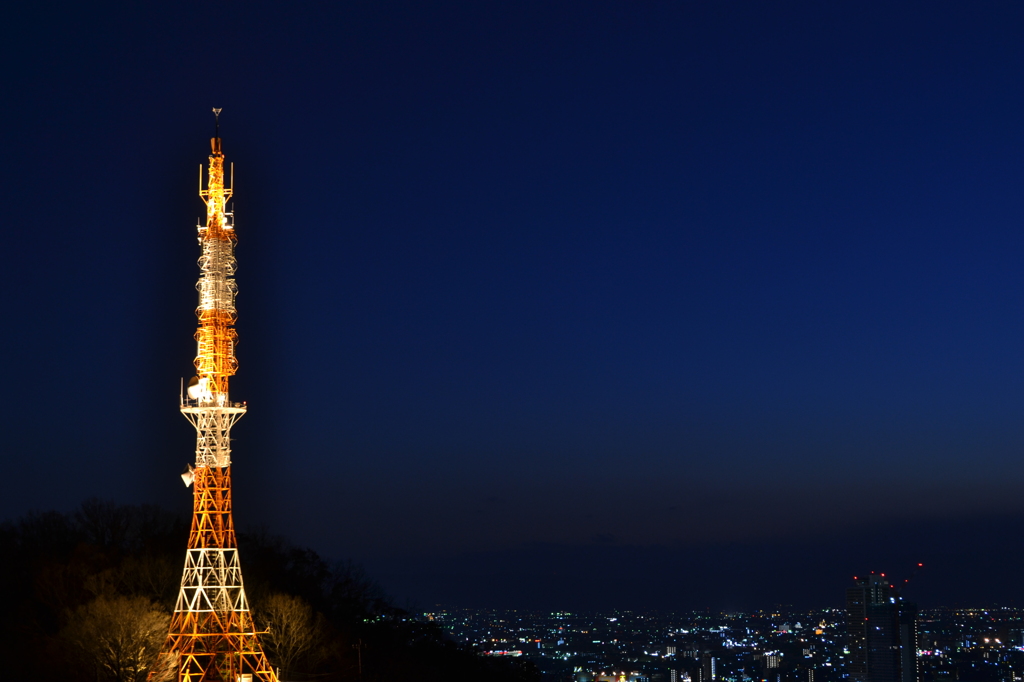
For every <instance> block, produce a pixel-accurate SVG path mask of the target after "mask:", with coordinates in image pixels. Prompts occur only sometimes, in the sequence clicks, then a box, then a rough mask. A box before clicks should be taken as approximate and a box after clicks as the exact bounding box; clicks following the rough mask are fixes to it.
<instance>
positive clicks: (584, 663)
mask: <svg viewBox="0 0 1024 682" xmlns="http://www.w3.org/2000/svg"><path fill="white" fill-rule="evenodd" d="M422 617H423V618H424V619H425V620H428V621H432V622H434V623H436V624H437V625H439V626H440V627H441V628H442V629H443V630H444V631H445V632H446V633H447V634H448V636H450V637H451V638H452V639H454V640H455V641H457V642H459V643H463V644H468V645H470V646H473V647H475V648H476V649H477V650H478V651H479V653H480V654H481V655H483V656H512V657H522V658H524V659H527V660H529V661H531V662H532V663H534V664H535V665H536V666H537V667H538V668H539V669H540V671H541V673H542V674H543V676H544V679H545V680H558V681H569V680H572V682H716V681H721V682H839V681H841V680H845V681H848V682H951V681H954V680H955V681H964V682H973V681H977V682H1020V681H1021V680H1022V679H1024V609H1018V608H1006V607H999V608H955V609H951V608H935V609H922V610H918V609H917V608H916V607H915V606H914V605H913V604H912V603H910V602H907V601H905V600H904V599H903V598H902V595H901V594H900V590H899V589H898V588H897V587H896V586H894V585H891V584H889V582H888V581H887V580H886V579H885V578H884V576H881V575H873V574H872V575H869V576H867V577H864V578H859V579H856V580H855V581H854V583H853V585H852V586H850V587H849V589H848V590H847V592H846V608H845V609H838V608H836V609H823V610H817V611H795V610H792V609H787V608H785V607H778V608H776V609H774V610H771V611H755V612H751V613H739V612H730V613H710V612H687V613H655V612H639V611H610V612H603V613H585V612H575V611H574V612H567V611H555V612H535V611H523V610H506V611H502V610H484V609H464V608H441V607H440V606H439V607H438V608H437V609H436V610H434V611H431V612H428V613H424V614H422Z"/></svg>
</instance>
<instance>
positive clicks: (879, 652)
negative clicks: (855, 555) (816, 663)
mask: <svg viewBox="0 0 1024 682" xmlns="http://www.w3.org/2000/svg"><path fill="white" fill-rule="evenodd" d="M846 629H847V636H848V638H849V639H848V648H849V650H850V663H849V664H848V666H847V671H848V672H849V674H850V679H851V680H853V682H917V678H918V674H917V609H916V607H914V606H913V605H911V604H908V603H906V602H904V601H903V598H902V597H901V596H900V594H899V592H898V591H897V590H895V589H894V588H893V586H892V585H891V584H890V583H889V581H888V580H887V579H886V578H885V576H884V575H878V574H874V573H872V574H871V575H869V576H867V577H866V578H855V579H854V586H853V587H851V588H849V589H848V590H847V591H846Z"/></svg>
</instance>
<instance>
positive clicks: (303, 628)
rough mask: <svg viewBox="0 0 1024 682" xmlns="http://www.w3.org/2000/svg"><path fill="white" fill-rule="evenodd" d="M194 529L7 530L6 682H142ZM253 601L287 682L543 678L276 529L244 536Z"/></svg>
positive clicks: (136, 514)
mask: <svg viewBox="0 0 1024 682" xmlns="http://www.w3.org/2000/svg"><path fill="white" fill-rule="evenodd" d="M188 529H189V523H188V519H187V518H184V517H181V516H177V515H174V514H170V513H168V512H166V511H164V510H162V509H159V508H157V507H153V506H119V505H115V504H113V503H109V502H102V501H97V500H91V501H88V502H85V503H84V504H82V505H81V507H80V508H79V509H78V510H77V511H75V512H73V513H71V514H63V513H59V512H42V513H33V514H30V515H28V516H25V517H23V518H21V519H19V520H18V521H15V522H6V523H4V524H2V525H0V557H2V558H3V561H0V580H2V584H3V585H4V592H3V594H4V603H5V611H6V613H5V617H4V618H3V619H0V660H3V661H4V673H3V679H10V680H21V679H24V680H33V682H50V681H51V680H52V681H53V682H56V681H58V680H60V681H62V682H77V681H79V680H81V681H82V682H100V681H105V680H111V681H116V682H142V681H143V680H145V679H146V677H147V675H148V673H149V671H150V666H151V665H152V659H153V658H154V657H155V655H156V653H157V651H158V649H159V647H160V645H161V644H162V642H163V639H164V637H165V636H166V630H167V623H168V620H169V618H170V613H171V610H172V608H173V605H174V598H175V596H176V595H177V590H178V586H179V585H178V583H179V580H180V573H181V548H182V547H183V546H184V545H185V541H186V539H187V537H188ZM238 544H239V552H240V555H241V560H242V565H243V566H244V569H245V582H246V591H247V593H248V595H249V600H250V607H251V608H252V610H253V613H254V616H255V618H256V623H257V625H258V627H260V628H261V629H263V630H267V632H266V634H264V635H263V643H264V646H265V647H266V648H267V653H268V656H270V660H271V663H272V664H273V665H274V666H275V667H279V668H280V672H281V678H282V679H283V680H288V681H289V682H291V681H293V680H294V681H295V682H306V681H311V680H323V681H325V682H331V681H334V680H359V679H362V680H365V681H367V682H375V681H377V682H390V681H392V680H394V681H398V680H413V679H415V680H424V681H431V680H456V681H459V680H466V681H467V682H468V681H471V680H472V681H477V680H493V681H495V682H505V681H508V682H517V681H520V680H523V681H526V680H536V679H539V675H538V673H537V671H536V669H535V668H534V667H533V665H532V664H530V663H528V662H526V661H523V660H509V659H496V658H493V657H484V656H480V655H478V654H477V652H476V651H475V650H474V649H473V648H472V647H470V646H466V645H462V644H457V643H455V642H453V641H450V640H448V639H445V637H444V636H443V633H442V631H441V629H440V628H439V627H438V626H437V625H436V624H432V623H424V622H422V621H420V620H418V619H413V618H412V617H411V616H410V614H408V613H406V612H405V611H404V610H402V609H399V608H397V607H395V606H394V605H393V604H391V603H390V601H389V600H388V599H387V598H386V597H385V596H384V594H383V593H382V592H381V590H380V589H379V588H378V587H377V586H376V585H375V583H374V582H373V581H371V580H370V579H369V578H367V577H366V576H365V575H364V574H363V573H362V572H361V571H360V569H359V568H358V567H356V566H354V565H352V564H349V563H340V564H334V565H331V564H329V563H328V562H327V561H325V560H324V559H323V558H322V557H320V556H319V555H317V554H316V553H315V552H313V551H311V550H308V549H302V548H299V547H295V546H292V545H290V544H288V543H287V542H286V541H284V540H282V539H280V538H274V537H270V536H268V535H267V534H265V533H256V534H244V533H240V534H239V541H238Z"/></svg>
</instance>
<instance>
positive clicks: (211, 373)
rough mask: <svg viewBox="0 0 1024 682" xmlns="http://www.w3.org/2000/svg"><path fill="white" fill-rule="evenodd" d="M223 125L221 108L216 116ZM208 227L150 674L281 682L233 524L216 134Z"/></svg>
mask: <svg viewBox="0 0 1024 682" xmlns="http://www.w3.org/2000/svg"><path fill="white" fill-rule="evenodd" d="M214 114H216V115H217V116H218V118H219V115H220V110H219V109H214ZM211 147H212V151H211V154H210V166H209V170H208V172H207V185H206V189H203V188H202V170H201V169H200V188H199V195H200V196H201V197H202V198H203V201H205V202H206V224H205V225H198V226H197V229H198V230H199V245H200V246H201V247H202V255H201V256H200V258H199V271H200V274H199V283H198V284H197V285H196V288H197V289H198V291H199V307H198V308H197V309H196V316H197V317H198V318H199V328H198V330H197V331H196V334H195V338H196V343H197V347H198V349H197V352H196V359H195V366H196V377H195V378H193V379H192V380H191V382H190V384H189V387H188V393H187V396H185V395H183V396H182V400H181V412H182V414H184V415H185V417H186V418H188V420H189V421H190V422H192V425H193V426H195V428H196V462H195V467H191V466H190V467H189V470H188V471H187V472H186V473H185V474H183V475H182V477H183V478H184V479H185V483H186V485H188V484H189V483H192V484H194V486H195V487H194V489H193V497H192V499H193V512H192V530H191V532H190V533H189V538H188V552H187V554H186V555H185V570H184V573H183V575H182V578H181V591H180V592H179V594H178V601H177V604H176V605H175V607H174V615H173V616H172V618H171V627H170V634H169V635H168V637H167V643H166V644H165V645H164V648H163V651H162V653H161V659H160V661H159V663H158V666H157V669H156V670H155V673H154V675H153V679H154V680H174V681H175V682H276V680H277V677H276V676H275V675H274V673H273V671H272V670H271V668H270V665H269V663H268V662H267V658H266V656H265V655H264V654H263V649H262V647H261V646H260V642H259V638H258V636H257V633H256V629H255V627H254V625H253V620H252V615H251V614H250V612H249V605H248V603H247V602H246V599H245V589H244V588H243V586H242V571H241V568H240V566H239V563H238V549H237V545H236V542H235V528H234V523H233V521H232V519H231V427H232V426H233V425H234V423H235V422H236V421H238V419H239V418H240V417H241V416H242V415H243V414H245V410H246V407H245V404H244V403H235V402H231V399H230V398H229V397H228V377H230V376H231V375H233V374H234V373H235V370H236V368H237V366H238V362H237V361H236V359H235V339H236V337H237V334H236V332H235V330H234V328H233V326H234V324H235V318H236V313H235V291H236V288H237V287H236V285H235V280H234V279H233V276H234V274H235V255H234V250H235V241H236V237H235V229H234V224H233V216H232V214H231V213H230V212H228V211H227V201H228V199H229V198H230V197H231V189H230V188H227V187H225V186H224V154H223V153H222V151H221V141H220V130H219V125H218V131H217V134H216V136H215V137H214V138H213V139H212V140H211Z"/></svg>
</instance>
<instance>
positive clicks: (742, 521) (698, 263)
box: [0, 0, 1024, 609]
mask: <svg viewBox="0 0 1024 682" xmlns="http://www.w3.org/2000/svg"><path fill="white" fill-rule="evenodd" d="M0 56H2V64H3V66H2V67H0V69H2V74H3V80H2V82H0V84H2V91H3V93H4V94H3V106H2V108H0V117H2V119H0V122H2V125H3V130H4V134H3V136H2V137H0V145H2V147H0V154H2V158H3V160H4V163H3V164H2V165H0V173H2V174H3V176H2V178H0V226H2V228H3V232H4V243H5V248H4V254H5V264H4V265H5V267H4V270H5V272H4V281H5V282H6V290H7V292H8V293H7V296H6V297H5V299H6V305H5V315H4V317H5V320H6V324H5V327H6V328H7V330H8V331H7V333H6V334H5V335H4V336H3V350H4V356H5V357H7V358H8V362H7V365H6V372H5V374H6V384H7V385H6V390H4V391H3V393H2V396H0V400H2V404H3V409H2V411H0V415H2V416H0V419H2V420H3V425H4V426H3V428H4V433H5V437H4V439H3V462H4V469H5V480H6V485H5V490H4V493H3V495H2V496H0V518H2V519H14V518H17V517H19V516H21V515H23V514H25V513H27V512H28V511H30V510H44V509H61V510H70V509H73V508H74V507H75V506H77V505H78V504H79V503H80V502H81V501H82V500H84V499H87V498H90V497H99V498H103V499H111V500H115V501H117V502H123V503H142V502H149V503H155V504H159V505H161V506H164V507H167V508H169V509H173V510H178V511H181V512H186V513H187V511H188V510H189V509H190V504H191V498H190V493H189V491H188V490H186V489H185V488H184V487H183V486H182V485H181V480H180V479H179V478H178V473H179V472H180V470H181V468H182V467H183V466H184V464H185V462H188V461H191V460H192V459H193V457H194V432H193V430H192V428H191V427H190V426H189V424H188V423H187V422H186V421H185V420H184V419H183V418H182V417H181V416H180V415H179V414H178V412H177V404H176V400H177V397H178V390H179V380H180V378H181V377H186V379H187V377H189V376H191V374H192V365H191V361H192V357H193V356H194V354H195V345H194V342H193V340H192V333H193V331H194V328H195V317H194V314H193V310H194V307H195V304H196V294H195V290H194V283H195V280H196V277H197V273H198V270H197V268H196V265H195V261H196V258H197V257H198V247H197V245H196V243H195V231H194V227H193V226H194V225H195V222H196V218H197V217H198V216H199V215H200V214H201V213H202V212H203V210H204V209H203V206H202V204H201V202H200V200H199V198H198V197H197V195H196V189H197V186H196V181H197V180H196V179H197V167H198V165H199V164H200V163H205V161H206V156H207V154H208V150H209V147H208V140H209V137H210V136H211V134H212V132H213V116H212V114H211V113H210V108H211V107H213V106H217V107H223V109H224V113H223V115H222V119H221V122H222V128H221V130H222V136H223V139H224V150H225V153H226V156H227V158H228V160H229V161H233V162H234V163H235V168H236V171H235V173H236V195H235V199H236V217H237V225H238V233H239V247H238V251H237V254H238V258H239V266H240V267H239V272H238V276H237V279H238V283H239V290H240V294H239V297H238V307H239V312H240V322H239V324H238V329H239V333H240V344H239V347H238V355H239V359H240V363H241V365H240V370H239V374H238V376H237V378H236V379H235V380H234V382H233V384H232V396H233V397H234V398H236V399H238V400H246V401H248V403H249V406H250V413H249V415H248V416H246V417H245V419H243V420H242V421H241V422H240V423H239V425H238V426H237V427H236V428H235V430H234V435H235V437H236V441H235V451H234V470H233V471H234V478H235V493H236V494H235V498H236V518H237V520H238V521H239V523H240V524H241V525H242V526H243V527H246V526H247V527H250V528H252V527H259V526H264V527H266V528H267V529H268V530H270V531H271V532H273V533H280V534H282V535H285V536H287V537H288V538H290V539H291V540H293V541H295V542H297V543H300V544H304V545H308V546H310V547H313V548H314V549H316V550H317V551H319V552H321V553H323V554H325V555H326V556H329V557H332V558H335V559H352V560H354V561H356V562H359V563H361V564H363V565H365V566H366V568H367V570H368V571H369V572H370V573H371V575H373V576H374V577H376V578H377V579H378V580H379V581H380V582H381V583H382V584H383V586H384V587H385V589H387V590H388V591H389V592H390V593H391V594H393V595H395V597H396V598H397V599H398V600H399V601H401V602H403V603H406V602H407V603H410V604H414V605H426V604H433V603H436V602H444V603H447V604H452V605H463V606H508V607H517V606H522V607H527V606H529V607H538V608H591V607H593V608H597V607H608V606H616V607H623V608H647V607H659V608H664V609H677V608H691V607H697V608H699V607H711V608H720V607H724V608H748V607H756V606H770V605H772V604H775V603H780V602H781V603H792V604H796V605H807V606H832V605H835V606H839V605H841V603H842V597H843V590H844V588H845V587H846V586H847V584H848V583H849V581H850V579H851V577H852V576H853V575H855V574H861V573H864V572H866V571H869V570H878V571H886V572H891V573H892V574H894V575H904V574H907V573H909V572H910V567H911V566H912V564H913V563H916V562H918V561H922V562H924V563H925V565H926V568H925V571H924V572H922V573H921V575H920V576H919V577H917V578H915V581H914V583H913V587H911V588H908V591H907V596H908V597H912V598H914V599H917V600H919V601H920V602H921V603H922V605H925V606H928V605H938V604H947V605H953V604H979V603H991V602H999V603H1003V604H1010V603H1017V604H1018V605H1019V604H1020V603H1021V602H1022V601H1024V581H1021V580H1020V571H1019V567H1020V566H1021V565H1022V560H1024V542H1022V539H1024V496H1022V494H1021V493H1022V491H1024V456H1022V455H1024V269H1022V267H1021V264H1022V261H1024V229H1022V228H1024V203H1022V191H1021V189H1022V187H1024V4H1021V3H1011V2H1006V3H995V2H971V3H966V2H960V1H958V2H951V1H929V2H891V1H890V2H852V1H851V2H846V1H841V2H816V3H815V2H807V3H795V2H730V1H722V2H717V1H716V2H711V1H706V2H667V1H666V2H650V1H636V2H626V1H624V0H623V1H619V2H604V1H600V0H594V1H587V2H583V1H579V2H572V1H565V2H561V1H556V2H529V1H520V2H512V1H509V2H502V1H498V0H494V1H491V0H487V1H481V2H468V1H467V2H444V1H436V2H435V1H431V2H392V1H389V0H374V1H372V2H370V1H366V2H333V3H328V2H323V3H310V2H298V3H274V2H260V1H253V2H239V1H236V0H228V1H224V0H218V1H216V2H178V3H127V2H124V3H119V2H111V3H48V2H33V3H21V4H20V5H18V6H16V7H12V8H8V10H7V11H6V17H5V19H4V21H3V22H2V25H0ZM182 551H184V547H183V548H182ZM243 560H244V548H243Z"/></svg>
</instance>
